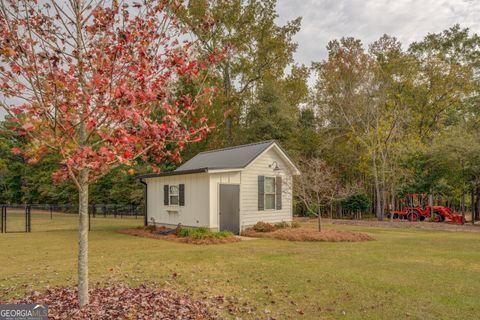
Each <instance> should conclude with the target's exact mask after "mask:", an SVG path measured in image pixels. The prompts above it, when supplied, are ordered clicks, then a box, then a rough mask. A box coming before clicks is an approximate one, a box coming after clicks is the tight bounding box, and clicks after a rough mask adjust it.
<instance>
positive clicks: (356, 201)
mask: <svg viewBox="0 0 480 320" xmlns="http://www.w3.org/2000/svg"><path fill="white" fill-rule="evenodd" d="M342 207H343V208H344V209H347V210H351V211H354V212H364V211H366V210H367V209H368V208H369V207H370V200H369V199H368V196H367V195H365V194H354V195H351V196H349V197H348V198H346V199H344V200H342Z"/></svg>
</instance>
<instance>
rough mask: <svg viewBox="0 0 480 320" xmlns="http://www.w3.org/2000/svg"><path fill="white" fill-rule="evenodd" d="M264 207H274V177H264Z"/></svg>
mask: <svg viewBox="0 0 480 320" xmlns="http://www.w3.org/2000/svg"><path fill="white" fill-rule="evenodd" d="M265 209H266V210H269V209H270V210H272V209H275V178H274V177H265Z"/></svg>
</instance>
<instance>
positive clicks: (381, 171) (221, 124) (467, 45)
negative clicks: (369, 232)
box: [0, 0, 480, 218]
mask: <svg viewBox="0 0 480 320" xmlns="http://www.w3.org/2000/svg"><path fill="white" fill-rule="evenodd" d="M176 14H178V16H179V18H180V19H181V20H182V21H183V22H184V23H187V24H189V25H190V26H191V27H192V30H193V35H192V36H194V37H196V38H198V39H200V40H201V43H202V50H203V51H204V52H203V53H204V54H205V55H208V54H210V53H212V52H213V51H214V48H219V47H222V48H226V52H227V54H226V58H225V59H224V60H223V61H222V62H221V63H220V64H219V65H218V66H217V70H216V71H217V72H216V73H215V74H214V75H213V76H212V77H211V78H210V79H209V81H211V82H212V83H215V84H216V85H217V86H218V87H219V88H221V90H220V91H219V92H218V94H217V96H216V98H215V101H214V103H213V107H211V108H209V109H208V110H205V111H204V112H205V113H206V117H207V118H208V119H209V120H210V123H211V124H212V125H214V126H215V129H214V130H213V131H212V132H211V133H210V134H209V135H208V136H207V138H206V139H204V140H203V141H201V142H200V143H195V144H192V145H191V146H189V147H188V148H187V151H186V152H185V153H184V155H183V156H184V159H185V160H188V159H189V158H191V157H192V156H194V155H195V154H196V153H198V152H199V151H202V150H206V149H214V148H219V147H224V146H229V145H238V144H243V143H249V142H255V141H260V140H267V139H276V140H278V141H279V142H280V143H281V144H282V146H283V147H284V148H285V149H286V150H287V151H288V152H289V154H290V155H291V156H292V157H293V158H294V159H295V160H296V161H297V162H298V163H299V164H300V165H301V167H302V170H303V171H304V172H305V173H306V174H305V175H304V177H312V175H310V174H309V173H312V172H317V173H318V172H319V170H320V172H321V174H323V176H324V178H323V179H319V180H308V179H304V178H299V180H298V181H297V183H298V185H300V186H303V188H299V189H296V190H295V192H296V199H297V201H296V202H297V204H298V205H297V212H298V213H301V214H318V213H319V212H321V213H325V214H328V215H332V216H333V215H336V214H337V212H338V210H342V208H343V209H345V208H347V209H348V210H349V212H352V213H354V212H356V211H358V210H361V211H366V207H367V205H366V204H369V205H368V207H369V208H370V210H371V212H372V213H374V214H376V215H377V217H379V218H382V217H383V215H384V214H385V212H386V210H389V209H392V208H394V207H398V206H399V203H400V199H401V195H403V194H404V193H407V192H418V193H432V194H435V195H436V196H437V197H436V198H437V199H440V197H441V199H442V201H443V202H445V201H448V202H449V203H450V204H456V205H457V206H459V207H460V206H462V205H463V206H466V207H470V206H471V205H472V204H473V205H474V207H476V208H477V211H478V212H480V126H479V124H480V101H479V91H480V86H479V80H480V78H479V76H480V69H479V68H480V38H479V37H478V36H477V35H476V34H473V33H471V32H469V30H468V29H463V28H461V27H460V26H453V27H452V28H450V29H448V30H444V31H440V32H438V33H434V34H428V35H426V36H425V37H424V38H423V39H422V40H421V41H419V42H415V43H412V44H410V45H409V46H408V47H405V46H402V45H401V43H400V42H399V41H398V40H397V39H396V38H394V37H391V36H388V35H384V36H382V37H381V38H380V39H378V40H377V41H375V42H373V43H371V44H363V43H362V42H361V41H360V40H359V39H355V38H350V37H346V38H342V39H336V40H332V41H330V42H329V43H328V44H327V52H328V54H327V57H326V58H325V59H323V60H320V59H321V57H319V61H316V62H312V65H311V66H304V65H299V64H297V63H296V62H295V61H294V58H293V55H294V53H295V52H296V50H297V44H296V43H295V42H294V41H293V37H294V36H295V34H296V33H297V32H298V31H299V30H300V28H301V19H300V18H297V19H294V20H292V21H290V22H288V23H286V24H285V25H279V24H278V23H276V18H277V16H278V15H277V12H276V2H275V1H273V0H265V1H240V0H236V1H229V2H225V1H206V0H198V1H189V2H188V3H185V4H184V5H183V6H182V7H181V9H180V10H177V11H176ZM205 17H207V18H205ZM205 24H209V25H212V26H213V28H196V26H201V25H205ZM206 30H208V31H206ZM320 49H321V48H320V47H319V52H320ZM312 79H314V84H313V85H309V83H312ZM193 89H194V88H192V90H193ZM0 130H1V131H2V134H1V139H0V203H58V204H67V203H75V202H76V201H77V195H76V190H75V188H74V186H73V185H71V184H70V183H68V182H67V183H64V184H62V185H54V184H53V183H52V180H51V173H52V172H53V170H54V169H55V163H56V161H55V160H56V155H54V154H52V155H49V157H47V158H46V159H44V160H42V161H41V162H39V163H37V164H36V165H33V166H32V165H27V163H26V162H25V159H23V158H22V157H20V156H18V155H14V154H13V153H12V152H11V150H12V148H16V147H18V145H19V144H22V141H19V140H16V139H13V138H11V137H10V135H9V129H8V127H6V124H5V123H2V124H1V127H0ZM312 164H314V165H313V166H312ZM176 165H177V164H173V163H163V164H161V168H162V169H163V170H172V169H174V168H175V166H176ZM145 170H146V166H145V165H144V164H142V163H141V162H138V163H137V165H136V169H135V170H134V171H131V170H130V171H127V170H126V169H125V168H122V167H119V168H117V169H115V170H114V171H113V172H112V173H110V174H108V175H106V176H105V177H103V178H102V179H100V181H99V182H97V183H96V184H95V185H94V186H92V188H91V190H90V199H91V200H90V202H91V203H118V204H123V203H140V202H141V201H142V186H141V184H139V183H138V181H136V179H135V173H141V172H145ZM319 183H323V184H324V186H327V187H326V188H325V187H322V188H318V184H319ZM314 185H317V187H316V188H313V186H314ZM315 193H319V194H317V195H316V196H315V197H314V198H315V199H318V200H315V201H313V202H314V204H313V206H308V205H306V204H305V201H303V200H302V199H304V197H309V199H312V194H315ZM317 196H319V197H317ZM310 202H312V201H310ZM355 204H359V205H355ZM443 204H445V203H443ZM357 209H358V210H357Z"/></svg>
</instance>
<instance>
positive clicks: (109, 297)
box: [12, 284, 219, 320]
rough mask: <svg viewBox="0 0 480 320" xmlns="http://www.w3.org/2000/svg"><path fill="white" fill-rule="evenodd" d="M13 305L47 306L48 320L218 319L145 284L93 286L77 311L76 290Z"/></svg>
mask: <svg viewBox="0 0 480 320" xmlns="http://www.w3.org/2000/svg"><path fill="white" fill-rule="evenodd" d="M12 303H32V304H46V305H48V312H49V319H72V320H79V319H82V320H83V319H99V320H103V319H105V320H107V319H205V320H206V319H218V318H219V316H218V315H217V314H216V313H215V312H214V311H212V308H211V307H212V306H210V305H209V304H207V303H206V302H204V301H196V300H193V299H192V298H191V297H189V296H186V295H179V294H177V293H175V292H173V291H167V290H156V289H153V288H150V287H148V286H146V285H141V286H140V287H138V288H130V287H128V286H126V285H123V284H113V285H111V286H108V287H99V286H97V287H95V288H93V289H91V290H90V303H89V304H88V305H87V306H86V307H83V308H79V306H78V300H77V290H75V289H73V288H54V289H48V290H47V291H46V292H44V293H39V292H33V293H31V294H30V295H28V296H26V297H25V298H23V299H18V300H14V301H12Z"/></svg>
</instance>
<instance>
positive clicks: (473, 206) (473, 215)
mask: <svg viewBox="0 0 480 320" xmlns="http://www.w3.org/2000/svg"><path fill="white" fill-rule="evenodd" d="M472 224H475V191H474V189H473V188H472Z"/></svg>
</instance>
